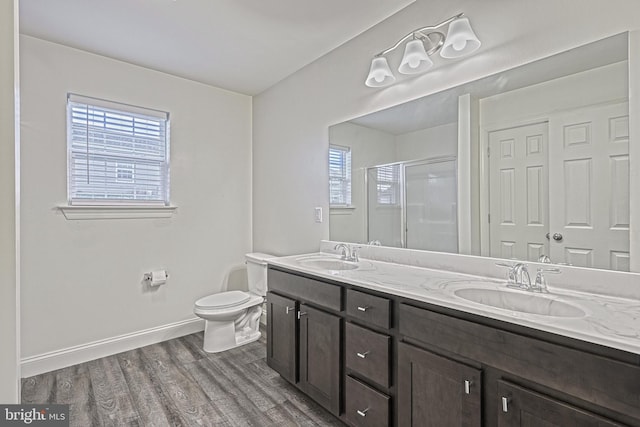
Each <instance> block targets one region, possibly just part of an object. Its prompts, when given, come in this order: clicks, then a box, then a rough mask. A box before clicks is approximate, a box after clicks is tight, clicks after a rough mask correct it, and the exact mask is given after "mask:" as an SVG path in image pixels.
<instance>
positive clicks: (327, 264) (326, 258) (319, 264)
mask: <svg viewBox="0 0 640 427" xmlns="http://www.w3.org/2000/svg"><path fill="white" fill-rule="evenodd" d="M296 262H297V263H298V264H300V265H301V266H302V267H307V268H313V269H317V270H328V271H346V270H356V269H358V268H360V265H359V263H357V262H353V261H346V260H343V259H341V258H339V257H337V256H331V255H324V254H315V255H307V256H303V257H300V258H297V259H296Z"/></svg>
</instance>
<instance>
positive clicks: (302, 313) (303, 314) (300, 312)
mask: <svg viewBox="0 0 640 427" xmlns="http://www.w3.org/2000/svg"><path fill="white" fill-rule="evenodd" d="M306 315H307V312H306V311H299V312H298V320H300V318H301V317H302V316H306Z"/></svg>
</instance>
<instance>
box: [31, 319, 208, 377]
mask: <svg viewBox="0 0 640 427" xmlns="http://www.w3.org/2000/svg"><path fill="white" fill-rule="evenodd" d="M203 330H204V320H202V319H200V318H193V319H188V320H182V321H180V322H175V323H169V324H168V325H163V326H158V327H156V328H150V329H145V330H142V331H138V332H133V333H130V334H124V335H119V336H116V337H113V338H107V339H104V340H100V341H94V342H91V343H88V344H82V345H78V346H74V347H69V348H64V349H62V350H56V351H52V352H49V353H44V354H39V355H36V356H31V357H26V358H24V359H22V361H21V364H20V366H21V370H22V375H21V376H22V378H27V377H31V376H33V375H39V374H43V373H45V372H51V371H55V370H56V369H61V368H66V367H67V366H72V365H77V364H78V363H84V362H88V361H90V360H95V359H99V358H101V357H106V356H111V355H113V354H118V353H122V352H123V351H129V350H133V349H135V348H140V347H144V346H146V345H150V344H156V343H159V342H162V341H167V340H170V339H173V338H178V337H182V336H184V335H189V334H193V333H195V332H200V331H203Z"/></svg>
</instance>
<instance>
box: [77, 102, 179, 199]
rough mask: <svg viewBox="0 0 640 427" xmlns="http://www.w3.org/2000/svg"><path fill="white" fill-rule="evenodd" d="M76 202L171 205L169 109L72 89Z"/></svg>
mask: <svg viewBox="0 0 640 427" xmlns="http://www.w3.org/2000/svg"><path fill="white" fill-rule="evenodd" d="M67 147H68V156H69V157H68V166H69V170H68V197H69V203H70V204H71V205H112V204H123V205H143V204H144V205H148V204H152V205H168V204H169V113H165V112H160V111H155V110H148V109H144V108H139V107H134V106H129V105H125V104H119V103H115V102H109V101H104V100H100V99H94V98H87V97H82V96H78V95H73V94H69V96H68V99H67Z"/></svg>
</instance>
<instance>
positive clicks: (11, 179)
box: [0, 0, 20, 404]
mask: <svg viewBox="0 0 640 427" xmlns="http://www.w3.org/2000/svg"><path fill="white" fill-rule="evenodd" d="M17 15H18V1H17V0H15V1H2V2H0V343H2V344H1V345H0V402H2V403H5V404H6V403H19V402H20V369H19V365H18V359H19V352H20V343H19V336H18V334H19V309H20V306H19V290H20V287H19V286H20V276H19V275H20V273H19V253H18V250H17V243H18V242H19V218H18V215H17V212H19V210H18V209H19V192H18V190H17V188H18V187H17V184H18V182H17V180H18V177H17V169H18V170H19V166H18V165H19V163H18V161H17V158H16V151H18V149H19V129H18V128H17V126H16V120H18V118H17V116H16V100H17V97H18V94H17V88H18V77H19V76H18V20H17Z"/></svg>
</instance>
